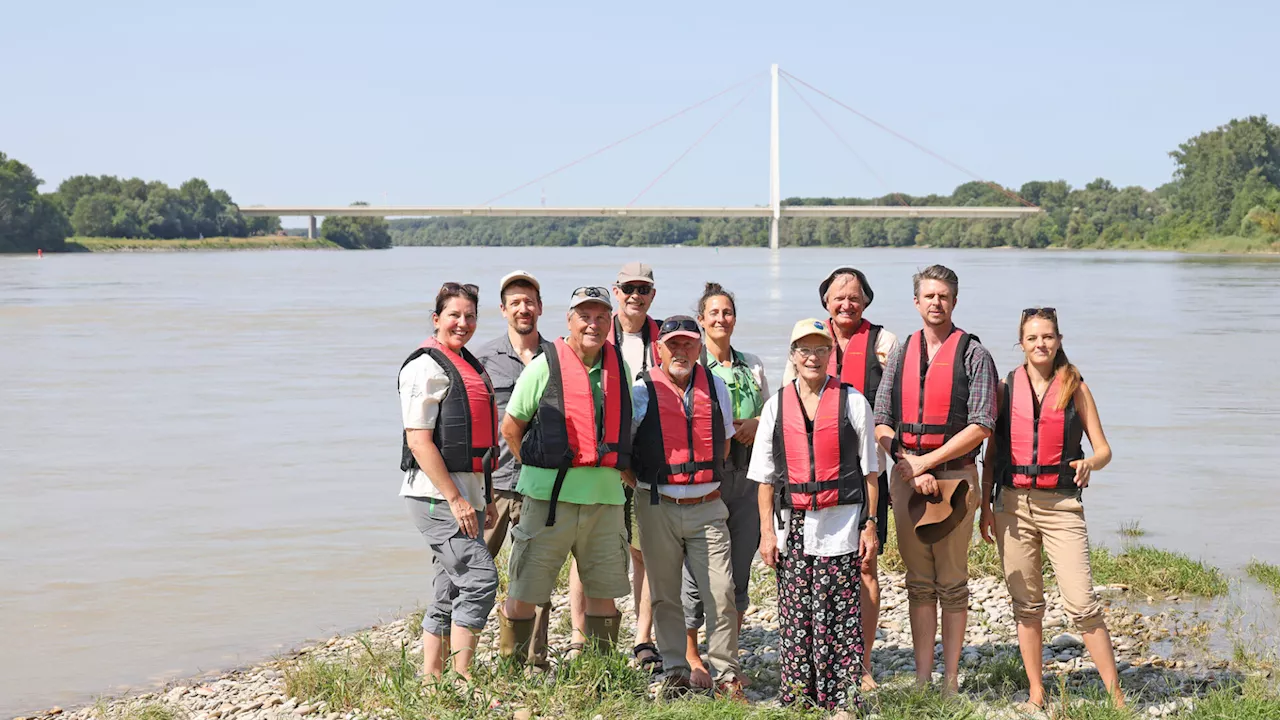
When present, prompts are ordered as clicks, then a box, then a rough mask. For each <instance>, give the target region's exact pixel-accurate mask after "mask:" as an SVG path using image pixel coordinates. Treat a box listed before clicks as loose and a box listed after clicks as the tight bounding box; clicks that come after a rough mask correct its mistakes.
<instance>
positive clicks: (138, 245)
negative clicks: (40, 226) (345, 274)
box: [51, 235, 341, 254]
mask: <svg viewBox="0 0 1280 720" xmlns="http://www.w3.org/2000/svg"><path fill="white" fill-rule="evenodd" d="M339 249H341V248H339V247H338V246H337V245H335V244H333V243H331V242H329V241H328V240H321V239H320V238H305V237H295V236H292V235H262V236H257V237H244V238H233V237H210V238H200V239H179V240H131V239H127V238H89V237H72V238H67V249H66V251H65V252H66V253H68V254H72V253H76V254H78V253H134V252H136V253H162V252H194V251H201V250H221V251H226V250H234V251H241V250H339ZM51 254H62V253H51Z"/></svg>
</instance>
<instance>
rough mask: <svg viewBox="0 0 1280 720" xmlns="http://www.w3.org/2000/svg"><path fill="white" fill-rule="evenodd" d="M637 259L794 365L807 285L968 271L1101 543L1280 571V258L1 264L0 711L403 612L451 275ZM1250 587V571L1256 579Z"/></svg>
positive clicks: (887, 255)
mask: <svg viewBox="0 0 1280 720" xmlns="http://www.w3.org/2000/svg"><path fill="white" fill-rule="evenodd" d="M633 259H643V260H645V261H647V262H649V263H651V264H653V266H654V268H655V271H656V275H657V288H658V294H657V298H656V301H655V305H654V314H655V315H667V314H674V313H677V312H690V311H691V310H692V309H693V303H694V301H695V299H696V297H697V295H698V294H699V292H700V290H701V285H702V282H703V281H704V280H711V279H714V280H716V281H719V282H721V283H722V284H724V285H725V286H726V287H727V288H729V289H731V290H733V291H735V292H736V294H737V303H738V308H739V313H740V320H739V325H738V332H737V335H736V337H735V345H736V346H737V347H739V348H742V349H745V350H749V351H753V352H756V353H758V354H760V355H761V356H762V357H763V359H764V361H765V362H766V364H767V366H768V370H769V376H770V379H771V380H772V381H773V382H774V383H775V384H776V382H777V381H778V380H779V378H780V376H781V374H782V373H781V370H782V367H781V361H782V358H783V355H784V352H785V347H786V338H787V333H788V331H789V328H790V326H791V324H792V323H793V322H794V321H796V320H798V319H800V318H803V317H807V316H816V315H820V314H821V313H822V310H821V308H820V307H819V301H818V297H817V290H816V284H817V282H818V281H819V280H820V279H821V278H822V277H823V276H825V274H826V272H827V271H828V270H829V269H830V268H831V267H833V266H836V265H839V264H856V265H857V266H858V267H860V268H861V269H862V270H864V271H865V272H866V273H867V275H868V276H869V278H870V280H871V283H872V285H873V287H874V289H875V291H876V300H875V303H874V304H873V305H872V306H871V308H870V309H869V310H868V312H867V316H868V317H869V318H871V319H873V320H874V321H876V322H879V323H881V324H883V325H885V326H886V327H888V328H889V329H891V330H893V331H895V332H897V333H898V334H899V335H904V334H905V333H907V332H910V331H911V330H914V329H916V328H918V327H919V325H920V321H919V316H918V315H917V314H916V312H915V310H914V308H913V306H912V304H911V280H910V278H911V274H912V272H914V271H915V270H916V269H917V268H919V267H922V266H924V265H928V264H931V263H934V262H940V263H943V264H946V265H948V266H950V267H952V268H954V269H955V270H956V271H957V272H958V273H959V275H960V293H959V302H958V304H957V308H956V314H955V318H956V321H957V323H958V324H959V325H960V326H961V327H963V328H965V329H966V330H968V331H970V332H973V333H976V334H978V335H980V336H981V337H982V339H983V340H984V341H985V343H986V344H987V346H988V347H989V348H990V349H991V350H992V352H993V354H994V355H995V358H996V362H997V365H998V367H999V368H1000V372H1001V374H1002V375H1003V373H1005V372H1007V371H1008V369H1010V368H1011V367H1013V365H1014V364H1015V363H1016V362H1017V360H1018V358H1019V353H1018V351H1017V350H1016V349H1015V345H1014V342H1015V339H1016V331H1017V322H1018V317H1019V311H1020V310H1021V309H1022V308H1023V307H1028V306H1035V305H1052V306H1055V307H1057V308H1058V311H1059V315H1060V318H1061V322H1062V331H1063V333H1064V335H1065V342H1064V347H1065V348H1066V349H1067V350H1068V351H1069V353H1070V356H1071V358H1072V360H1073V361H1074V362H1075V363H1076V364H1077V365H1078V366H1079V367H1080V368H1081V370H1082V372H1083V374H1084V376H1085V379H1086V380H1087V381H1088V382H1089V384H1090V386H1091V387H1092V388H1093V392H1094V394H1095V396H1096V398H1097V401H1098V405H1099V407H1100V410H1101V415H1102V420H1103V423H1104V426H1105V428H1106V431H1107V435H1108V437H1109V439H1110V440H1111V443H1112V446H1113V448H1114V451H1115V461H1114V462H1113V463H1112V465H1111V466H1110V467H1108V468H1107V469H1106V470H1105V471H1103V472H1101V473H1099V474H1097V475H1096V476H1095V478H1094V485H1093V486H1092V487H1091V488H1090V489H1089V491H1088V492H1087V493H1086V496H1085V504H1086V507H1087V510H1088V518H1089V524H1090V533H1091V536H1092V539H1093V542H1094V543H1103V544H1108V545H1111V546H1113V547H1119V545H1120V537H1119V534H1118V532H1117V530H1118V528H1119V526H1120V524H1121V523H1122V522H1125V521H1130V520H1138V521H1140V523H1141V525H1142V527H1143V528H1145V529H1146V530H1147V536H1146V538H1144V542H1149V543H1152V544H1155V545H1158V546H1161V547H1165V548H1170V549H1174V550H1180V551H1183V552H1186V553H1189V554H1191V555H1193V556H1195V557H1202V558H1204V559H1206V560H1208V561H1210V562H1213V563H1215V564H1218V565H1220V566H1222V567H1223V568H1224V569H1226V570H1228V571H1229V572H1230V573H1231V574H1232V575H1233V576H1235V577H1241V576H1242V575H1243V573H1242V570H1241V568H1242V567H1243V565H1244V564H1245V563H1246V562H1248V560H1249V559H1250V558H1252V557H1257V558H1261V559H1268V560H1272V561H1274V560H1277V559H1280V523H1277V521H1276V520H1277V517H1278V516H1280V493H1277V492H1276V491H1275V482H1274V479H1273V478H1272V477H1271V476H1272V474H1273V473H1274V472H1275V466H1276V461H1277V459H1280V451H1278V450H1277V437H1280V373H1277V372H1276V371H1275V367H1274V366H1273V365H1272V363H1273V362H1274V358H1275V357H1276V355H1277V354H1278V353H1280V306H1278V305H1277V302H1276V301H1277V299H1280V262H1274V261H1269V260H1266V259H1250V258H1228V257H1213V258H1208V257H1194V256H1180V255H1174V254H1163V253H1122V252H1103V253H1091V252H1051V251H1016V250H992V251H975V250H970V251H960V250H927V249H919V248H912V249H873V250H829V249H791V250H784V251H783V252H781V253H780V254H771V253H770V252H769V251H768V250H755V249H739V250H728V249H726V250H719V251H717V250H715V249H711V248H678V247H677V248H589V249H586V248H525V247H517V248H398V249H394V250H390V251H385V252H375V251H369V252H306V251H276V252H243V253H232V252H228V253H171V254H115V255H111V254H104V255H66V256H48V257H45V258H44V259H42V260H37V259H35V258H33V257H16V256H0V378H3V379H4V380H3V383H2V384H0V438H2V440H0V638H2V639H3V640H0V642H2V643H3V652H0V714H3V713H5V712H7V713H9V715H10V716H11V715H13V714H16V713H18V712H21V711H30V710H33V709H36V708H38V707H48V706H50V705H53V704H62V705H67V704H74V703H76V702H82V701H87V700H89V699H90V698H91V697H92V696H94V695H95V694H99V693H104V692H116V691H119V690H121V689H123V688H125V687H139V686H144V685H147V684H149V683H155V682H159V681H163V680H164V679H166V678H171V677H176V676H182V675H189V674H193V673H196V672H200V671H204V670H211V669H215V668H221V667H227V666H232V665H237V664H240V663H245V662H250V661H253V660H256V659H259V658H262V657H264V656H266V655H269V654H271V653H272V652H275V651H278V650H281V649H284V648H287V647H291V646H295V645H297V644H299V643H300V642H301V641H303V640H305V639H308V638H316V637H323V636H326V635H328V634H330V633H332V632H334V631H336V630H349V629H353V628H355V627H359V626H362V625H368V624H372V623H374V622H376V621H378V620H379V619H381V618H389V617H391V616H392V615H393V614H395V613H397V612H399V611H404V610H408V609H411V608H414V607H416V606H417V605H418V603H419V602H421V601H423V600H425V598H427V597H428V596H429V585H428V574H427V573H428V557H427V551H426V549H425V547H423V545H422V542H421V539H420V536H419V535H418V533H417V532H416V531H415V530H414V528H413V526H412V524H411V523H410V521H409V518H408V516H407V514H406V512H405V510H404V508H403V506H402V504H401V501H400V500H398V499H397V497H396V491H397V488H398V486H399V482H400V478H399V476H400V473H399V471H398V469H397V464H398V461H399V447H398V445H399V443H400V432H399V424H398V404H397V398H396V393H395V375H396V369H397V368H398V367H399V364H400V362H401V361H402V360H403V358H404V357H405V355H406V354H407V353H408V352H409V351H410V350H411V349H412V348H413V347H414V346H415V345H416V344H417V343H418V342H419V341H420V340H421V339H422V338H424V337H425V336H426V335H427V334H428V333H429V328H430V309H431V308H430V303H431V300H432V298H433V297H434V294H435V291H436V289H437V288H438V287H439V285H440V283H441V282H442V281H445V280H458V281H463V282H475V283H478V284H479V285H480V287H481V288H482V291H481V304H482V310H481V317H480V330H479V331H478V333H477V335H476V341H477V342H479V341H482V340H487V339H488V338H490V337H493V336H494V335H496V334H497V333H500V332H502V330H503V323H502V318H501V316H500V315H499V314H498V311H497V304H498V303H497V297H496V283H497V280H498V278H499V277H500V276H501V275H503V274H504V273H505V272H507V271H509V270H512V269H515V268H522V269H525V270H529V271H531V272H533V273H534V274H536V275H537V276H538V277H539V279H540V280H541V281H542V284H543V292H544V296H545V299H546V314H545V316H544V317H543V328H544V330H545V331H547V332H550V333H553V332H558V331H563V328H564V320H563V318H564V308H565V301H566V300H567V297H568V295H569V292H570V291H571V289H572V288H574V287H577V286H579V285H584V284H599V285H608V284H610V283H611V281H612V279H613V276H614V273H615V272H616V270H617V268H618V267H619V266H621V265H622V264H623V263H624V262H626V261H628V260H633ZM1242 582H1243V587H1244V588H1246V592H1247V589H1248V587H1249V583H1248V581H1242Z"/></svg>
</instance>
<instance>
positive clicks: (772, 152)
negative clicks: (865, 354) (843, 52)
mask: <svg viewBox="0 0 1280 720" xmlns="http://www.w3.org/2000/svg"><path fill="white" fill-rule="evenodd" d="M769 77H770V110H769V205H767V206H764V205H761V206H754V207H681V206H670V207H667V206H659V207H655V206H648V207H646V206H635V205H634V203H635V202H636V201H637V200H639V199H640V198H641V197H642V196H643V195H644V194H645V193H647V192H648V191H649V190H650V189H651V188H652V187H653V186H654V185H656V184H657V183H658V181H660V180H661V179H662V178H663V177H665V176H666V175H667V173H669V172H670V171H671V170H672V169H673V168H674V167H675V166H676V165H677V164H679V162H680V161H681V160H683V159H684V158H685V156H687V155H688V154H689V153H690V152H692V151H693V149H694V148H695V147H697V146H698V144H700V143H701V142H702V140H704V139H705V138H706V137H707V135H710V134H711V132H712V131H713V130H715V128H716V127H717V126H718V125H719V124H720V123H721V122H723V121H724V120H725V118H727V117H728V116H729V115H730V114H732V113H733V111H734V110H736V109H737V108H738V106H739V105H741V104H742V102H743V101H744V100H745V99H746V95H743V97H742V98H741V99H740V100H738V103H737V104H736V105H734V106H733V107H732V108H730V109H729V112H727V113H725V114H724V115H723V116H721V117H720V119H718V120H717V121H716V122H715V123H714V124H713V125H712V126H711V128H710V129H708V130H707V131H706V132H705V133H703V134H702V136H700V137H699V138H698V139H697V140H696V141H695V142H694V143H693V145H691V146H689V148H688V149H686V150H685V151H684V152H683V153H682V154H681V155H680V156H679V157H677V158H676V159H675V161H674V162H672V163H671V164H670V165H669V166H667V168H666V169H665V170H663V171H662V173H661V174H659V175H658V177H656V178H654V180H653V181H652V182H650V183H649V185H648V186H646V187H645V189H644V190H642V191H641V192H640V194H639V195H637V196H636V197H635V198H633V199H632V200H631V202H630V203H628V204H627V205H624V206H618V207H541V206H540V207H519V206H502V205H492V204H491V203H492V202H494V201H496V200H500V199H502V198H504V197H507V196H508V195H511V194H513V193H515V192H517V191H519V190H523V189H525V188H527V187H529V186H530V185H533V184H534V183H537V182H540V181H542V180H544V179H546V178H548V177H551V176H552V175H555V174H557V173H559V172H561V171H563V170H567V169H569V168H570V167H573V166H574V165H577V164H578V163H580V162H583V161H584V160H587V159H590V158H592V157H595V156H596V155H599V154H601V153H603V152H605V151H607V150H609V149H611V148H614V147H617V146H618V145H621V144H622V143H624V142H626V141H627V140H630V139H632V138H634V137H637V136H639V135H641V134H643V133H645V132H648V131H649V130H652V129H653V128H656V127H658V126H659V125H662V124H664V123H666V122H668V121H670V120H674V119H675V118H677V117H679V116H681V115H684V114H685V113H687V112H689V111H691V110H693V109H695V108H697V107H699V106H701V105H705V104H706V103H708V102H711V101H712V100H714V99H716V98H718V97H720V96H722V95H725V94H727V93H729V92H732V91H733V90H735V89H737V88H739V87H741V86H742V85H745V84H747V83H749V82H751V81H752V80H755V79H756V78H748V79H747V80H744V81H742V82H740V83H737V84H736V85H733V86H730V87H729V88H728V89H726V90H722V91H721V92H719V93H716V94H715V95H712V96H711V97H709V98H706V99H704V100H702V101H700V102H698V103H694V104H693V105H691V106H689V107H687V108H685V109H683V110H681V111H679V112H677V113H675V114H673V115H669V116H667V117H666V118H664V119H662V120H659V121H658V122H656V123H653V124H651V125H649V126H648V127H645V128H643V129H642V130H639V131H637V132H634V133H632V134H630V135H628V136H626V137H624V138H622V139H621V140H618V141H615V142H613V143H610V144H609V145H606V146H604V147H602V148H599V149H597V150H595V151H594V152H591V153H588V154H587V155H584V156H582V157H580V158H578V159H576V160H573V161H572V162H569V163H566V164H565V165H561V166H560V167H558V168H556V169H555V170H552V171H551V172H548V173H545V174H543V175H540V176H539V177H537V178H534V179H533V180H530V181H529V182H526V183H524V184H522V185H520V186H518V187H515V188H513V189H511V190H508V191H507V192H505V193H502V194H501V195H498V196H496V197H494V198H492V199H491V200H489V201H488V202H486V203H484V204H482V205H477V206H433V205H423V206H416V205H415V206H388V205H384V206H376V205H349V206H342V207H326V206H318V205H317V206H263V205H254V206H251V207H242V208H240V212H241V213H242V214H244V215H247V216H250V217H264V216H266V217H309V218H310V224H309V225H308V227H307V237H309V238H313V237H315V235H316V218H317V217H332V216H354V217H601V218H603V217H715V218H769V220H770V225H769V247H770V248H772V249H774V250H777V249H778V237H779V224H780V221H781V219H782V218H784V217H786V218H817V217H842V218H960V219H966V220H976V219H1004V220H1009V219H1017V218H1020V217H1026V216H1028V215H1034V214H1037V213H1040V212H1042V211H1041V210H1040V208H1038V207H1036V206H1035V205H1033V204H1032V203H1030V202H1028V201H1026V200H1025V199H1023V198H1021V197H1019V196H1018V195H1016V194H1015V193H1012V192H1010V191H1009V190H1007V189H1005V188H1004V187H1002V186H1000V185H997V184H996V183H993V182H991V181H989V180H984V179H983V178H982V177H980V176H979V175H977V174H976V173H973V172H971V171H969V170H967V169H965V168H963V167H961V166H960V165H957V164H956V163H953V162H951V161H950V160H947V159H946V158H944V157H942V156H941V155H939V154H937V153H935V152H933V151H932V150H930V149H928V148H926V147H924V146H923V145H920V144H919V143H917V142H915V141H914V140H911V139H910V138H908V137H906V136H904V135H902V134H901V133H898V132H897V131H895V130H893V129H891V128H889V127H886V126H885V125H883V124H881V123H879V122H876V121H875V120H873V119H872V118H870V117H868V116H867V115H865V114H863V113H861V112H859V111H858V110H855V109H854V108H852V107H849V106H848V105H845V104H844V103H842V102H840V101H839V100H837V99H835V98H833V97H831V96H830V95H828V94H826V93H825V92H822V91H821V90H819V89H817V88H815V87H813V86H812V85H809V84H808V83H806V82H804V81H803V80H801V79H800V78H798V77H796V76H794V75H791V74H790V73H788V72H786V71H781V70H779V69H778V66H777V65H773V66H771V67H770V69H769ZM780 77H781V78H782V79H783V81H784V82H786V83H787V84H788V85H790V86H791V88H792V89H793V90H796V93H797V94H798V95H799V90H798V89H796V87H795V85H794V84H792V83H791V81H792V80H794V81H796V82H797V83H800V84H801V85H804V86H806V87H807V88H809V89H810V90H812V91H814V92H816V93H817V94H819V95H821V96H823V97H825V98H827V99H828V100H830V101H832V102H833V103H835V104H836V105H838V106H840V107H843V108H844V109H846V110H848V111H850V112H852V113H854V114H855V115H858V116H859V117H861V118H862V119H864V120H866V121H867V122H870V123H871V124H873V125H875V126H877V127H879V128H880V129H882V130H884V131H886V132H888V133H890V134H892V135H894V136H896V137H897V138H899V139H900V140H902V141H904V142H906V143H908V144H910V145H912V146H914V147H915V148H916V149H918V150H920V151H922V152H924V153H927V154H929V155H931V156H933V157H934V158H936V159H938V160H940V161H941V162H943V163H946V164H947V165H950V166H951V167H953V168H955V169H957V170H960V171H962V172H964V173H965V174H967V175H969V176H970V177H973V178H974V179H975V180H978V181H980V182H983V183H986V184H987V185H990V186H991V187H993V188H995V189H997V190H999V191H1000V192H1001V193H1003V194H1004V195H1006V196H1007V197H1009V198H1010V199H1011V200H1014V201H1016V202H1018V203H1019V205H1016V206H987V207H970V206H963V207H947V206H936V205H931V206H912V205H909V204H907V202H906V200H905V199H904V198H902V197H901V196H900V195H899V196H897V198H898V200H899V202H900V204H899V205H783V204H782V183H781V174H780V168H779V160H780V152H779V146H778V115H779V113H778V80H779V78H780ZM800 99H801V100H802V101H803V102H804V103H805V104H806V105H808V107H809V109H810V110H812V111H813V112H814V114H815V115H817V116H818V119H819V120H821V121H822V123H823V124H824V125H826V126H827V128H828V129H829V130H830V131H831V132H832V133H833V134H835V136H836V138H837V139H838V140H839V141H840V142H841V143H842V144H843V145H844V146H845V147H846V148H847V149H848V150H849V151H850V152H852V153H853V154H854V155H855V157H857V158H858V160H859V161H860V162H862V163H863V165H865V164H866V163H865V161H863V160H862V158H861V156H859V155H858V154H857V151H856V150H854V149H853V147H852V146H851V145H850V144H849V143H848V142H846V141H845V140H844V138H843V137H841V135H840V134H839V132H838V131H836V129H835V127H834V126H832V125H831V123H829V122H827V120H826V118H824V117H823V116H822V114H821V113H819V112H818V110H817V108H815V107H814V106H813V105H812V104H810V103H809V101H808V100H807V99H805V98H804V96H803V95H800ZM867 169H868V170H870V167H868V168H867ZM872 173H873V174H875V173H874V171H872ZM877 179H879V176H878V175H877Z"/></svg>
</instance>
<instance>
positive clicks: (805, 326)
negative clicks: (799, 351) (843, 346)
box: [791, 318, 832, 345]
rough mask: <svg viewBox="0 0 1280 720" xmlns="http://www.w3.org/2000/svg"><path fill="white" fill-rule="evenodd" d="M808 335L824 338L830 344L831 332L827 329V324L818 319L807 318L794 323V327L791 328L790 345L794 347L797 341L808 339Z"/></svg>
mask: <svg viewBox="0 0 1280 720" xmlns="http://www.w3.org/2000/svg"><path fill="white" fill-rule="evenodd" d="M810 335H817V336H820V337H824V338H826V339H827V342H828V343H830V342H832V340H831V330H830V329H829V328H828V327H827V323H825V322H823V321H822V320H819V319H818V318H807V319H805V320H801V321H800V322H798V323H796V324H795V326H794V327H792V328H791V344H792V345H795V344H796V341H797V340H799V339H801V338H806V337H809V336H810Z"/></svg>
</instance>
